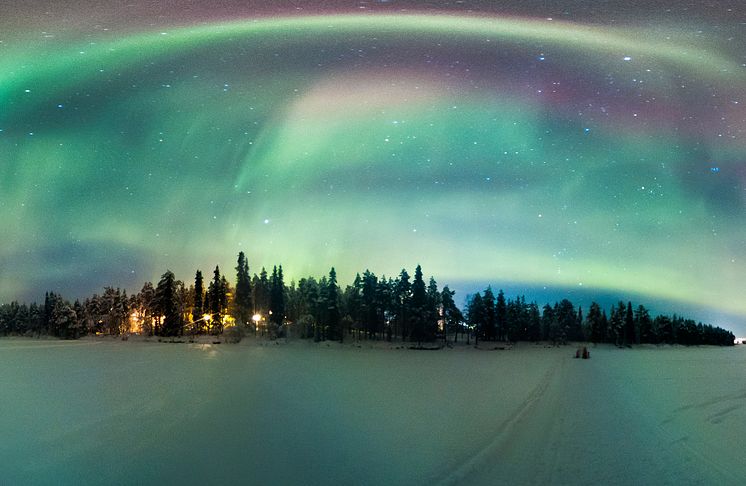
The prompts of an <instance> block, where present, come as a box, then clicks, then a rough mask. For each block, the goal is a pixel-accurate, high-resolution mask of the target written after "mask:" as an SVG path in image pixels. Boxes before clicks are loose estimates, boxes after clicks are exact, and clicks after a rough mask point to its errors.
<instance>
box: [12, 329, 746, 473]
mask: <svg viewBox="0 0 746 486" xmlns="http://www.w3.org/2000/svg"><path fill="white" fill-rule="evenodd" d="M573 354H574V348H572V347H562V348H545V347H543V346H536V345H520V346H517V347H516V348H513V349H509V350H492V351H487V350H474V349H471V348H457V349H450V350H444V351H413V350H406V349H368V348H366V347H363V348H362V349H359V348H356V347H353V346H342V347H340V346H337V345H334V344H332V345H330V346H326V345H324V344H321V345H314V344H313V343H304V342H291V343H290V344H287V345H286V344H284V343H283V344H277V345H274V344H268V345H259V344H258V343H255V342H254V343H252V342H251V341H250V342H248V343H246V342H244V343H241V345H237V346H231V345H225V344H221V345H188V344H165V343H164V344H160V343H144V342H132V341H130V342H126V343H123V342H113V341H102V340H85V341H77V342H59V341H32V340H0V370H2V371H1V373H2V374H1V375H0V376H2V378H0V483H2V484H26V483H46V484H52V483H54V484H91V483H97V484H101V483H116V484H122V483H126V484H148V483H149V484H152V483H163V482H167V483H186V484H204V483H205V482H209V483H212V484H226V483H234V484H235V483H242V484H246V483H249V484H333V483H336V484H340V483H341V484H431V483H440V484H462V483H463V484H501V483H509V484H546V483H554V484H567V483H573V484H664V483H669V484H744V483H746V463H745V461H744V457H746V456H745V455H744V444H746V379H745V373H744V372H745V371H746V346H736V347H735V348H728V349H724V348H723V349H721V348H692V349H687V348H679V347H674V348H661V349H657V348H641V349H624V350H619V349H615V348H612V347H598V348H591V359H590V360H576V359H573V358H572V355H573Z"/></svg>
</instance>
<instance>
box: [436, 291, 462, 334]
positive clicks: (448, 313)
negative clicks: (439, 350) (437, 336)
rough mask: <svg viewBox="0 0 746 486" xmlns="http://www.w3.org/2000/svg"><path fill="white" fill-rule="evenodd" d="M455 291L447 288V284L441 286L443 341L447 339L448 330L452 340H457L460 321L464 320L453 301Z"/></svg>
mask: <svg viewBox="0 0 746 486" xmlns="http://www.w3.org/2000/svg"><path fill="white" fill-rule="evenodd" d="M455 293H456V292H454V291H453V290H451V289H449V288H448V285H446V286H445V287H443V291H442V292H441V293H440V301H441V303H442V305H443V342H447V341H448V333H449V332H451V333H453V336H454V338H453V342H454V343H455V342H457V341H458V332H459V330H460V328H461V322H463V320H464V316H463V315H462V314H461V311H460V310H459V308H458V307H456V303H455V302H454V301H453V296H454V295H455Z"/></svg>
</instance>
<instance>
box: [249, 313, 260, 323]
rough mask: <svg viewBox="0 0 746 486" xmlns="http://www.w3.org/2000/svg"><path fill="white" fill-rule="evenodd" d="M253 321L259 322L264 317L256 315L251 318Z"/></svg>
mask: <svg viewBox="0 0 746 486" xmlns="http://www.w3.org/2000/svg"><path fill="white" fill-rule="evenodd" d="M251 320H252V321H254V322H259V321H261V320H262V315H261V314H254V315H253V316H251Z"/></svg>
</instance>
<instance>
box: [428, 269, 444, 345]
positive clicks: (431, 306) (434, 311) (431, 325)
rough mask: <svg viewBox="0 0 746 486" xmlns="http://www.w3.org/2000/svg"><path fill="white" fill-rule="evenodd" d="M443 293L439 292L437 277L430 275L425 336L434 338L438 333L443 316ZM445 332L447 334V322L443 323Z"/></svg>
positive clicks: (429, 338)
mask: <svg viewBox="0 0 746 486" xmlns="http://www.w3.org/2000/svg"><path fill="white" fill-rule="evenodd" d="M441 307H442V305H441V295H440V292H438V283H437V282H436V281H435V278H433V277H430V281H429V282H428V284H427V314H426V318H427V321H426V324H425V337H426V339H428V340H433V339H435V337H436V336H437V334H438V322H439V321H440V317H441ZM443 334H445V323H444V324H443Z"/></svg>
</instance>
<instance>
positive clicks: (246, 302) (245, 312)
mask: <svg viewBox="0 0 746 486" xmlns="http://www.w3.org/2000/svg"><path fill="white" fill-rule="evenodd" d="M233 300H234V303H235V305H234V308H235V315H234V316H233V317H234V318H235V319H236V323H238V324H239V325H242V326H246V325H248V324H249V323H250V322H251V316H252V315H253V313H254V312H253V311H254V304H253V302H252V300H251V275H250V274H249V264H248V262H247V260H246V256H245V255H244V252H239V254H238V264H237V265H236V295H235V296H234V299H233Z"/></svg>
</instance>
